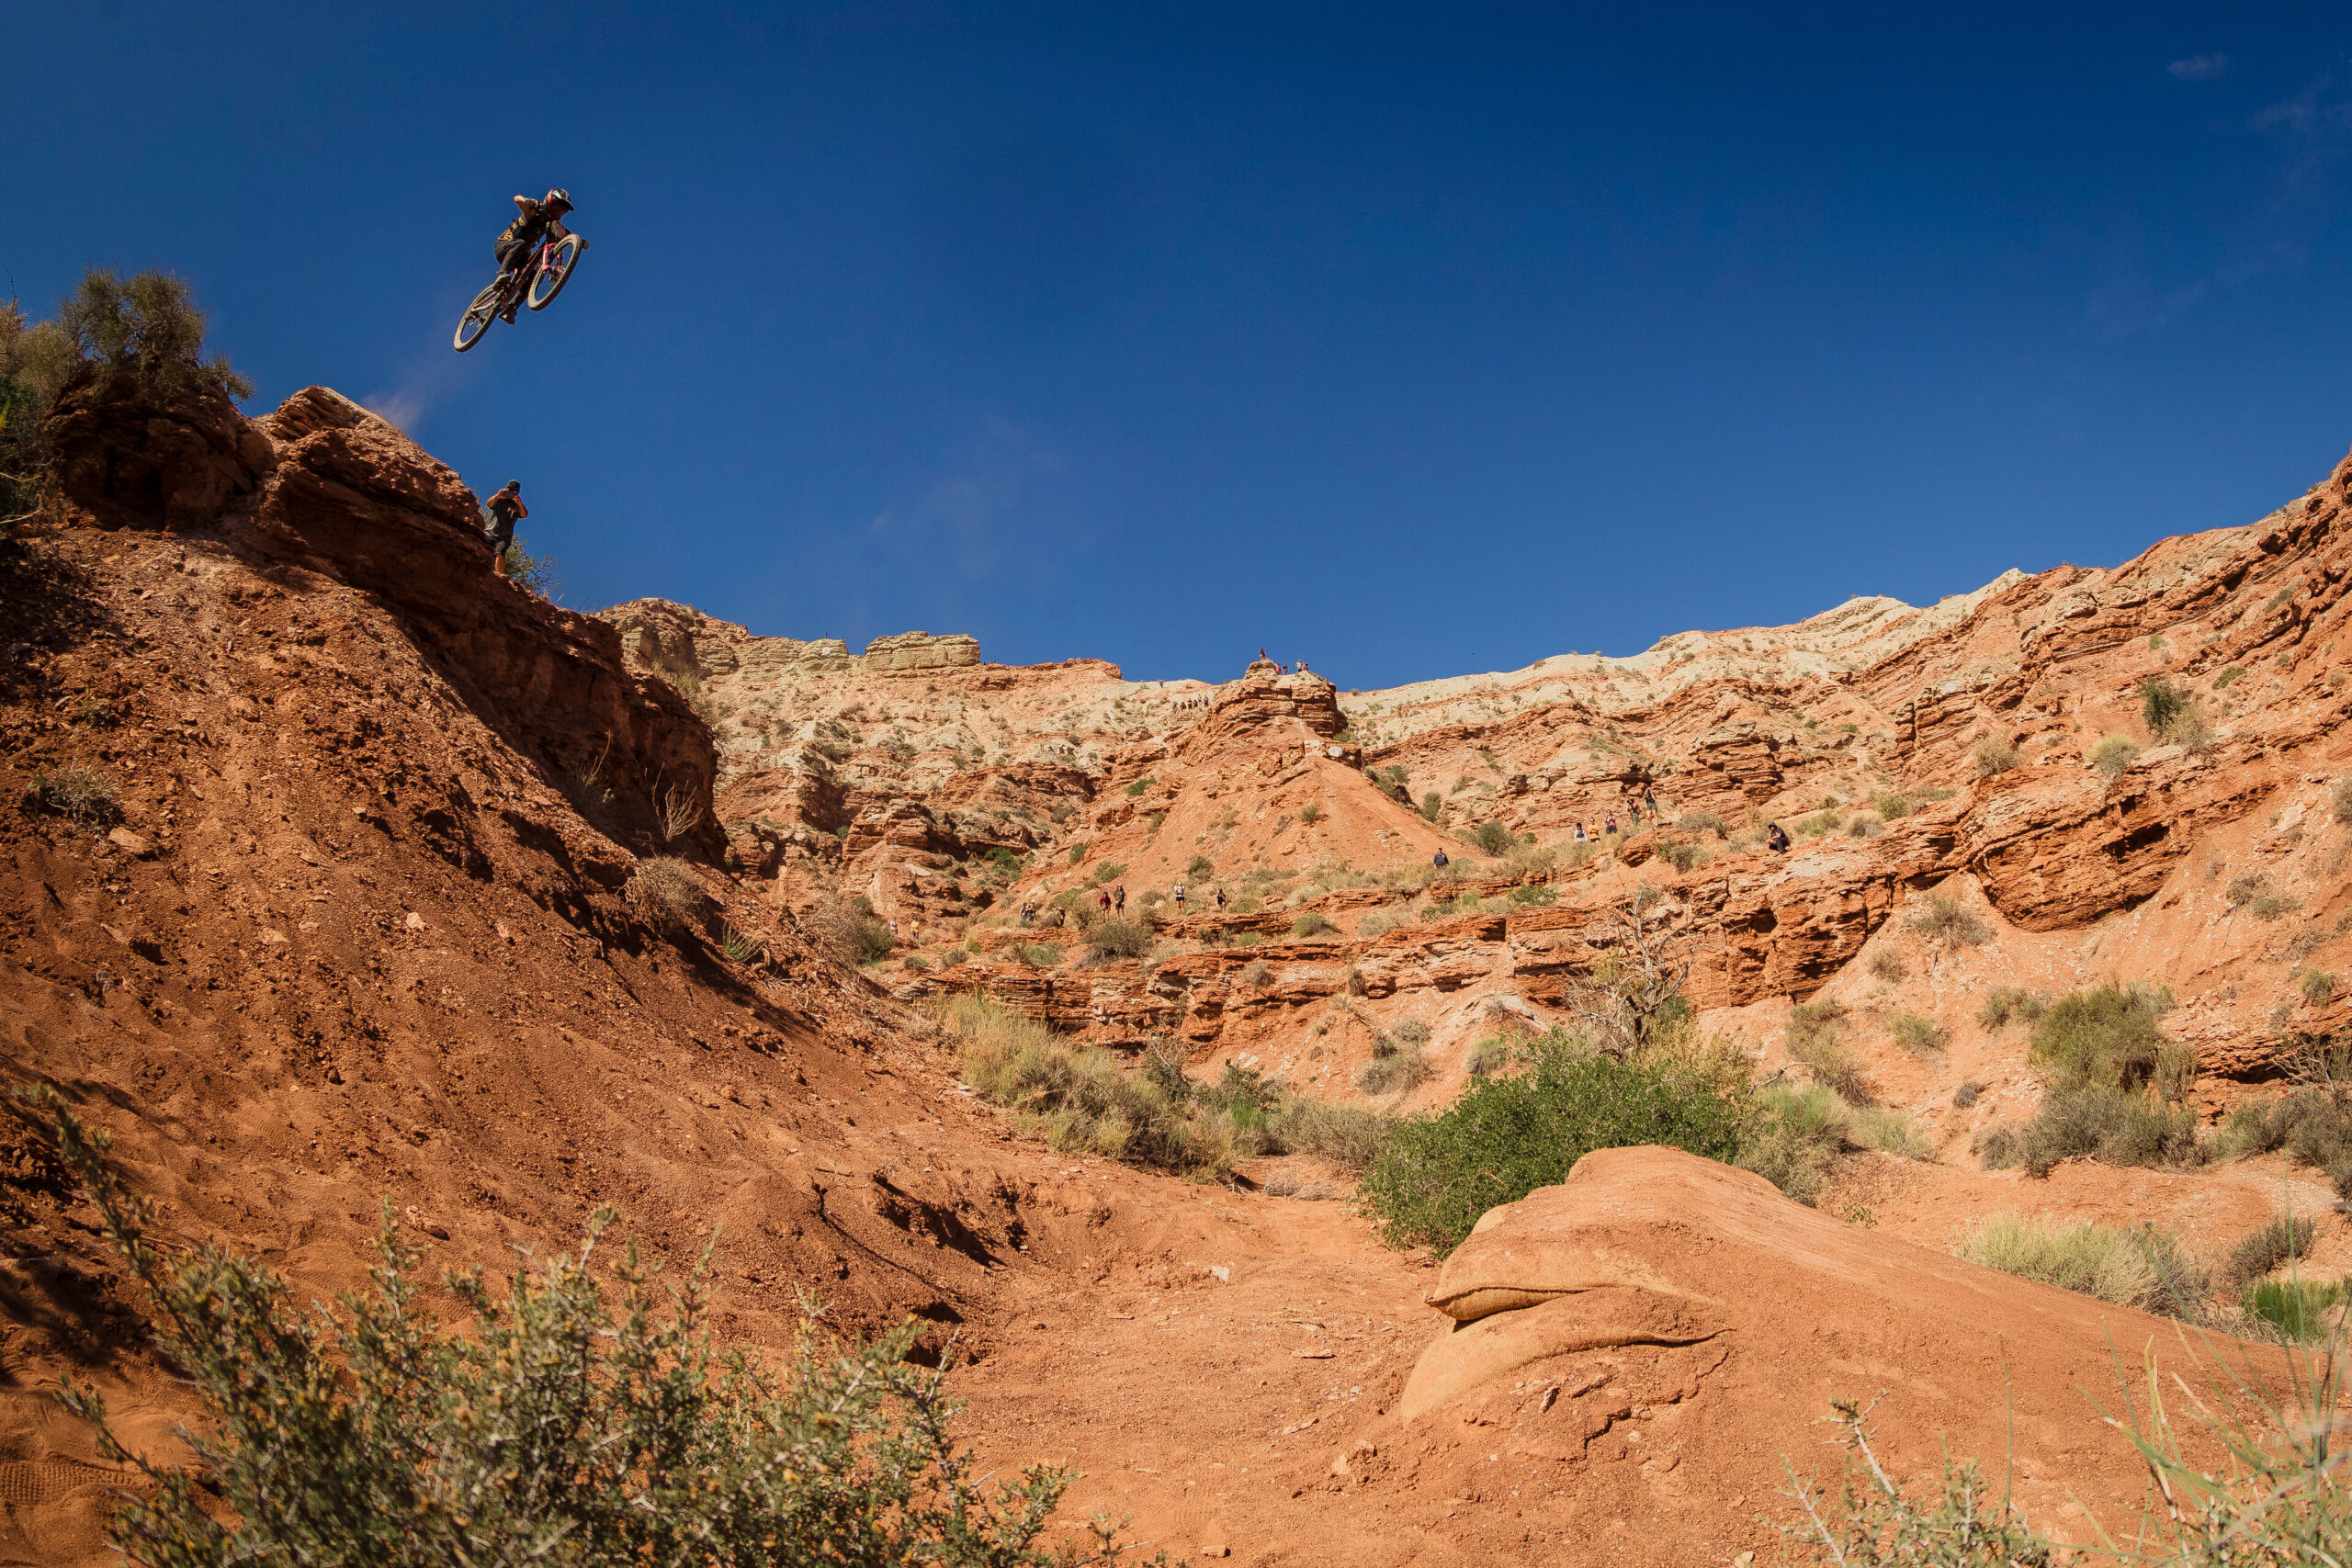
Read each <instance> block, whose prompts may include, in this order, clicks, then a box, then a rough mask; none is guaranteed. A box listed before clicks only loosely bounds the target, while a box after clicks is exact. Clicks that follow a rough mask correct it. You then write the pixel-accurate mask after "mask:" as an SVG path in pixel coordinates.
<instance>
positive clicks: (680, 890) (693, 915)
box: [622, 855, 889, 936]
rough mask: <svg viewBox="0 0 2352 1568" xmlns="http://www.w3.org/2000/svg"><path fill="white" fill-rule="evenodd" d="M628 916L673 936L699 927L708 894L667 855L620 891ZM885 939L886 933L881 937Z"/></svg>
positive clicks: (645, 865) (644, 864)
mask: <svg viewBox="0 0 2352 1568" xmlns="http://www.w3.org/2000/svg"><path fill="white" fill-rule="evenodd" d="M622 896H623V897H626V898H627V899H628V907H629V912H630V913H631V914H633V915H635V916H636V917H637V918H638V919H639V920H641V921H643V922H644V923H645V924H646V925H648V926H650V927H651V928H652V929H653V930H655V931H660V932H662V934H664V935H668V936H674V935H678V934H681V933H683V932H684V931H691V930H693V929H694V928H695V927H696V926H698V925H699V924H700V923H701V919H702V914H703V911H704V910H705V909H706V908H708V906H709V904H710V894H709V893H708V892H707V891H706V890H705V889H704V887H703V885H702V879H701V878H700V877H698V876H696V875H695V870H694V867H692V866H690V865H688V864H687V863H685V862H684V861H682V860H677V859H674V858H673V857H672V856H669V855H656V856H654V857H653V858H652V859H650V860H641V861H639V862H638V863H637V870H636V871H635V872H634V873H632V874H630V876H629V879H628V886H627V887H625V888H624V889H623V890H622ZM883 934H884V935H886V936H887V935H888V934H889V933H888V931H887V930H886V931H884V933H883Z"/></svg>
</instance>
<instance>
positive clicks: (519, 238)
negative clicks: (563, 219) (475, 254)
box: [498, 201, 555, 248]
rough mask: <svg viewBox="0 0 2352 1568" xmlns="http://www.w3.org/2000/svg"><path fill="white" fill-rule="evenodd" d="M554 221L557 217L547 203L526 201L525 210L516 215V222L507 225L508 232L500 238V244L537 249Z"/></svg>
mask: <svg viewBox="0 0 2352 1568" xmlns="http://www.w3.org/2000/svg"><path fill="white" fill-rule="evenodd" d="M554 221H555V215H554V214H553V213H551V212H549V211H548V207H547V203H545V202H543V201H526V202H525V203H524V204H523V210H522V211H521V212H519V213H516V214H515V221H514V222H512V223H509V224H508V225H506V231H505V232H504V233H503V234H501V235H499V236H498V243H499V244H500V246H501V247H503V246H506V245H511V244H515V243H522V244H525V245H529V246H532V247H535V248H536V247H537V244H538V243H539V242H540V241H541V240H544V239H546V238H547V235H548V224H550V223H553V222H554Z"/></svg>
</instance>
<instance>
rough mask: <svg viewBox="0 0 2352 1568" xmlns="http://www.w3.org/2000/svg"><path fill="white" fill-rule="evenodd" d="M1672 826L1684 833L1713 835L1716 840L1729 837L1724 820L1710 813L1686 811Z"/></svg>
mask: <svg viewBox="0 0 2352 1568" xmlns="http://www.w3.org/2000/svg"><path fill="white" fill-rule="evenodd" d="M1674 825H1675V826H1676V827H1677V828H1679V829H1682V831H1684V832H1686V833H1713V835H1714V836H1715V837H1716V838H1718V839H1722V838H1727V837H1729V832H1728V830H1727V829H1725V828H1724V819H1723V818H1720V817H1718V816H1716V815H1715V814H1714V813H1713V812H1712V811H1686V812H1684V813H1683V814H1682V815H1681V816H1680V817H1679V818H1677V819H1676V821H1675V824H1674Z"/></svg>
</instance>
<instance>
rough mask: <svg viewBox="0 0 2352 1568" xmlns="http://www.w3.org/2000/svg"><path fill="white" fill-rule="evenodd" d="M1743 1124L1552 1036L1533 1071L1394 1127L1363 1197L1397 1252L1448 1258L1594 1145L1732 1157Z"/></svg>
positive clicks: (1728, 1105) (1712, 1094)
mask: <svg viewBox="0 0 2352 1568" xmlns="http://www.w3.org/2000/svg"><path fill="white" fill-rule="evenodd" d="M1740 1122H1741V1116H1740V1111H1739V1108H1738V1107H1737V1106H1736V1104H1734V1103H1733V1102H1732V1101H1731V1100H1728V1099H1726V1098H1724V1096H1723V1095H1721V1094H1720V1093H1718V1092H1716V1091H1715V1089H1714V1088H1713V1086H1710V1085H1708V1084H1704V1083H1701V1082H1696V1081H1693V1080H1691V1078H1690V1077H1687V1076H1686V1075H1684V1074H1681V1073H1679V1072H1678V1071H1677V1070H1676V1069H1674V1068H1672V1067H1670V1066H1664V1065H1645V1064H1637V1063H1627V1062H1617V1061H1612V1060H1611V1059H1610V1058H1608V1057H1605V1056H1598V1055H1587V1054H1586V1053H1585V1052H1584V1051H1582V1050H1581V1049H1580V1048H1579V1047H1578V1045H1577V1043H1575V1042H1573V1041H1571V1040H1570V1039H1569V1038H1568V1037H1567V1036H1566V1035H1564V1034H1561V1033H1559V1032H1554V1033H1553V1034H1550V1035H1547V1036H1545V1037H1544V1039H1543V1040H1542V1041H1539V1042H1537V1043H1534V1044H1533V1045H1532V1046H1531V1047H1530V1050H1529V1062H1528V1070H1527V1071H1526V1072H1524V1073H1520V1074H1515V1075H1512V1076H1510V1077H1484V1078H1478V1079H1475V1080H1474V1081H1473V1082H1472V1083H1471V1084H1470V1086H1469V1088H1468V1089H1465V1090H1464V1092H1463V1095H1462V1097H1461V1098H1460V1099H1459V1100H1455V1101H1454V1102H1453V1105H1452V1106H1450V1107H1448V1108H1447V1109H1446V1110H1444V1111H1440V1112H1437V1113H1435V1114H1424V1115H1419V1116H1411V1117H1407V1118H1406V1119H1405V1120H1403V1121H1401V1122H1397V1125H1396V1128H1395V1129H1394V1130H1393V1131H1392V1132H1391V1133H1390V1134H1389V1136H1388V1140H1387V1142H1386V1143H1385V1145H1383V1146H1382V1149H1381V1152H1380V1156H1379V1157H1378V1158H1376V1159H1375V1160H1374V1161H1373V1163H1372V1166H1371V1168H1369V1169H1367V1170H1366V1171H1365V1172H1364V1176H1363V1184H1362V1186H1361V1188H1360V1189H1359V1201H1361V1202H1362V1203H1363V1205H1364V1206H1365V1208H1367V1209H1368V1210H1369V1211H1370V1212H1371V1213H1372V1214H1373V1216H1374V1220H1375V1222H1376V1224H1378V1227H1379V1231H1380V1235H1381V1239H1382V1240H1383V1241H1385V1243H1387V1245H1389V1246H1390V1247H1420V1246H1427V1247H1434V1248H1436V1249H1437V1250H1438V1251H1440V1252H1451V1251H1452V1250H1453V1248H1454V1247H1457V1246H1459V1245H1460V1244H1461V1242H1462V1239H1463V1238H1464V1236H1466V1235H1469V1234H1470V1227H1471V1226H1472V1225H1473V1224H1476V1223H1477V1219H1478V1216H1479V1215H1481V1214H1483V1213H1486V1212H1487V1210H1488V1209H1491V1208H1493V1207H1494V1206H1495V1205H1497V1204H1498V1203H1510V1202H1515V1201H1518V1200H1519V1199H1521V1198H1524V1197H1525V1196H1527V1194H1528V1193H1530V1192H1532V1191H1533V1190H1535V1189H1537V1188H1538V1187H1549V1186H1552V1185H1554V1184H1555V1183H1557V1182H1560V1181H1562V1180H1565V1179H1566V1177H1567V1174H1568V1171H1569V1169H1570V1168H1571V1167H1573V1166H1574V1165H1575V1164H1576V1162H1577V1160H1578V1159H1579V1158H1581V1157H1582V1156H1585V1155H1586V1154H1589V1153H1590V1152H1591V1151H1592V1150H1594V1149H1603V1148H1618V1147H1623V1146H1626V1145H1636V1144H1666V1145H1672V1146H1673V1147H1676V1148H1679V1149H1687V1150H1689V1151H1690V1152H1691V1153H1692V1154H1695V1155H1700V1156H1703V1157H1705V1158H1708V1159H1717V1160H1726V1161H1727V1160H1730V1159H1732V1158H1734V1157H1735V1156H1736V1155H1737V1154H1738V1152H1739V1141H1740Z"/></svg>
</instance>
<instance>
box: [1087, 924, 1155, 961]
mask: <svg viewBox="0 0 2352 1568" xmlns="http://www.w3.org/2000/svg"><path fill="white" fill-rule="evenodd" d="M1150 951H1151V928H1150V927H1148V926H1147V925H1145V924H1144V923H1143V922H1142V921H1141V920H1097V921H1096V922H1095V923H1094V924H1093V925H1092V926H1091V928H1089V930H1088V931H1087V933H1086V953H1087V956H1088V957H1090V958H1094V959H1098V960H1099V959H1105V958H1141V957H1142V956H1143V955H1144V954H1145V953H1149V952H1150Z"/></svg>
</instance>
